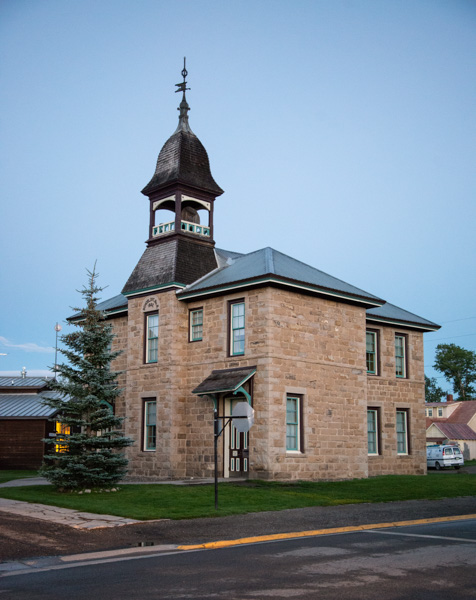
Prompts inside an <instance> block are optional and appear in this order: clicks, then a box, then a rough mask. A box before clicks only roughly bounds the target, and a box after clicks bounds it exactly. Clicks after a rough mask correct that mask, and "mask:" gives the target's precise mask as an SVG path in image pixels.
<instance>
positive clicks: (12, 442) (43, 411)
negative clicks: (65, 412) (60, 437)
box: [0, 375, 55, 469]
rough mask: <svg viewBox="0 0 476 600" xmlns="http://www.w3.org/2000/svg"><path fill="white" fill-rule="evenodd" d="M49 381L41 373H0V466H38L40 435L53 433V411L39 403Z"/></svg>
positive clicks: (32, 467)
mask: <svg viewBox="0 0 476 600" xmlns="http://www.w3.org/2000/svg"><path fill="white" fill-rule="evenodd" d="M48 395H51V392H48V382H47V381H46V380H45V379H43V378H41V377H27V376H26V375H24V376H22V377H0V469H38V468H39V467H40V466H41V463H42V462H43V456H44V454H45V444H44V443H43V441H42V440H43V439H44V438H46V437H49V435H50V434H52V435H54V433H55V422H54V421H50V420H49V419H50V418H51V417H53V416H54V414H55V411H54V410H53V409H51V408H48V407H47V406H45V405H44V404H43V403H42V399H41V397H42V396H48Z"/></svg>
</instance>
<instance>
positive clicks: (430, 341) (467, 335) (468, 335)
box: [425, 331, 476, 344]
mask: <svg viewBox="0 0 476 600" xmlns="http://www.w3.org/2000/svg"><path fill="white" fill-rule="evenodd" d="M472 335H476V331H475V332H474V333H465V334H464V335H452V336H451V337H446V338H437V339H436V340H425V344H426V343H428V344H432V343H433V342H441V341H442V340H455V339H456V338H462V337H470V336H472Z"/></svg>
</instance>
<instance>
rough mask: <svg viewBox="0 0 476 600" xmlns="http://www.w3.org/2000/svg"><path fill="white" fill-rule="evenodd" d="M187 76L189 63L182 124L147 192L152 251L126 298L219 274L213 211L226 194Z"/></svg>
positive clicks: (137, 269)
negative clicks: (197, 122) (193, 121)
mask: <svg viewBox="0 0 476 600" xmlns="http://www.w3.org/2000/svg"><path fill="white" fill-rule="evenodd" d="M187 75H188V72H187V69H186V66H185V59H184V66H183V70H182V77H183V81H182V82H181V83H177V84H176V87H177V89H176V90H175V91H176V92H179V93H180V92H181V93H182V100H181V102H180V105H179V108H178V110H179V122H178V126H177V129H176V130H175V132H174V133H173V134H172V135H171V137H169V139H168V140H167V141H166V142H165V144H164V145H163V147H162V150H161V151H160V153H159V157H158V159H157V165H156V168H155V172H154V175H153V177H152V179H151V180H150V181H149V183H148V184H147V185H146V186H145V188H144V189H143V190H142V193H143V194H144V195H145V196H147V197H148V199H149V215H150V216H149V235H148V239H147V241H146V244H147V247H146V250H145V252H144V254H143V255H142V257H141V259H140V260H139V262H138V264H137V265H136V267H135V269H134V271H133V272H132V274H131V276H130V277H129V279H128V281H127V283H126V285H125V287H124V289H123V291H122V293H123V294H124V295H126V296H132V295H137V294H144V293H149V292H151V291H154V290H158V289H159V288H170V287H177V288H181V287H185V286H186V285H189V284H190V283H193V282H194V281H196V280H197V279H199V278H200V277H203V276H204V275H206V274H207V273H209V272H210V271H212V270H213V269H216V268H217V261H216V256H215V251H214V246H215V241H214V237H213V210H214V204H215V199H216V198H217V197H218V196H221V194H223V190H222V189H221V187H220V186H219V185H217V183H216V182H215V180H214V179H213V176H212V173H211V171H210V163H209V160H208V154H207V151H206V150H205V148H204V146H203V144H202V143H201V142H200V140H199V139H198V138H197V136H196V135H195V134H194V133H193V131H192V130H191V128H190V125H189V122H188V113H189V111H190V106H189V105H188V102H187V98H186V95H185V92H186V91H187V90H189V89H190V88H188V87H187V79H186V78H187Z"/></svg>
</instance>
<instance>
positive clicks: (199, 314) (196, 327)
mask: <svg viewBox="0 0 476 600" xmlns="http://www.w3.org/2000/svg"><path fill="white" fill-rule="evenodd" d="M202 339H203V308H195V309H194V310H191V311H190V333H189V340H190V341H191V342H199V341H201V340H202Z"/></svg>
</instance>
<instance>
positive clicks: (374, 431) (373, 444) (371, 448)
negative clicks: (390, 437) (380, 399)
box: [367, 408, 380, 454]
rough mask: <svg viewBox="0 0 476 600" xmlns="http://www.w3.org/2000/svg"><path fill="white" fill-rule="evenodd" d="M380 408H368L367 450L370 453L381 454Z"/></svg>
mask: <svg viewBox="0 0 476 600" xmlns="http://www.w3.org/2000/svg"><path fill="white" fill-rule="evenodd" d="M379 421H380V419H379V409H378V408H369V409H368V410H367V452H368V454H380V449H379Z"/></svg>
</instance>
